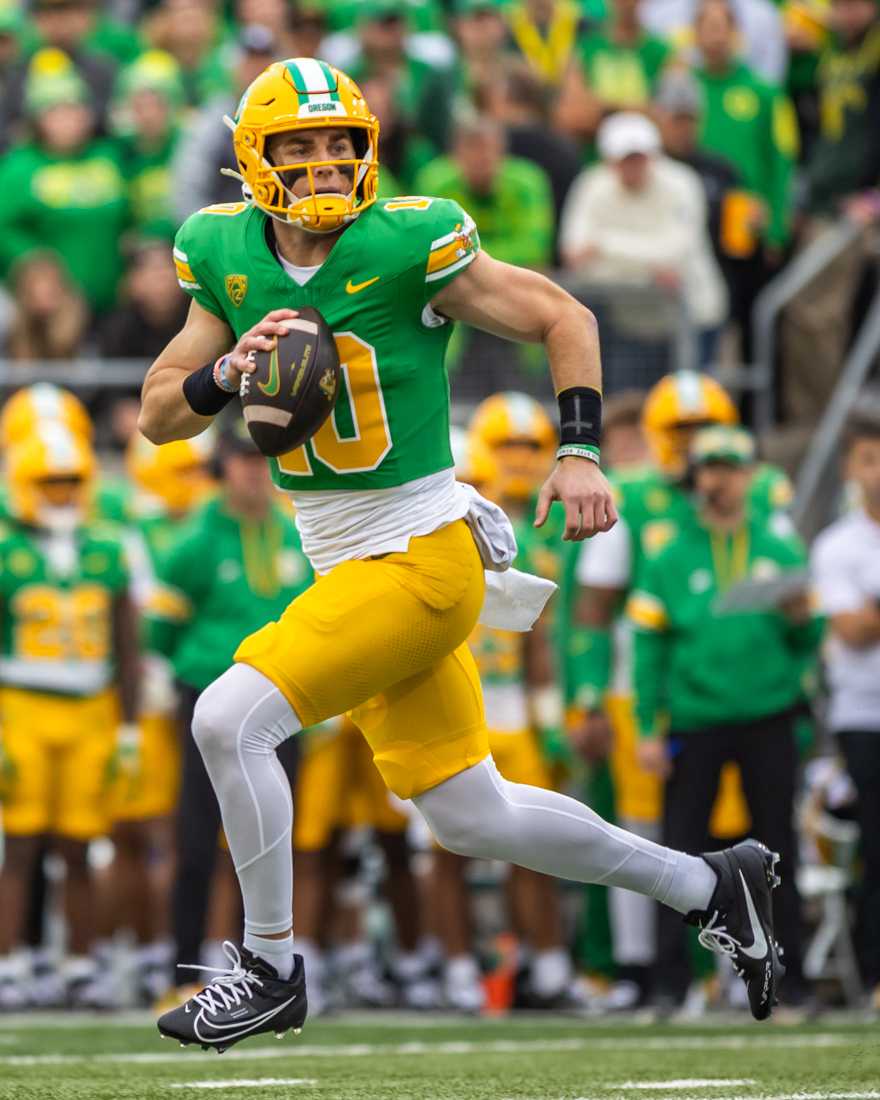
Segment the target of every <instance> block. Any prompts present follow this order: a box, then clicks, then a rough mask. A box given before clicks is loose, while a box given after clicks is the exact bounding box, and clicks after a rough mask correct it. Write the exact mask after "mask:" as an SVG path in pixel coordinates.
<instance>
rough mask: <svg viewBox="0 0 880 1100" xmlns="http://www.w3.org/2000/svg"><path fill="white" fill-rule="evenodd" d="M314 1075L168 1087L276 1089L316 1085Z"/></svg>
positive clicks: (254, 1078) (192, 1082)
mask: <svg viewBox="0 0 880 1100" xmlns="http://www.w3.org/2000/svg"><path fill="white" fill-rule="evenodd" d="M317 1083H318V1082H317V1080H316V1079H315V1078H314V1077H248V1078H241V1079H240V1080H234V1081H233V1080H230V1081H175V1082H173V1083H172V1084H170V1085H169V1086H168V1088H170V1089H277V1088H286V1087H287V1086H288V1085H317Z"/></svg>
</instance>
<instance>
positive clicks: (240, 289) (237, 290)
mask: <svg viewBox="0 0 880 1100" xmlns="http://www.w3.org/2000/svg"><path fill="white" fill-rule="evenodd" d="M247 289H248V277H247V275H227V276H226V293H227V295H228V296H229V301H230V302H232V304H233V305H234V306H235V308H236V309H238V307H239V306H240V305H241V303H242V302H243V301H244V298H245V295H246V294H247Z"/></svg>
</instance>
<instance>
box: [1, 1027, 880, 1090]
mask: <svg viewBox="0 0 880 1100" xmlns="http://www.w3.org/2000/svg"><path fill="white" fill-rule="evenodd" d="M865 1041H866V1039H865V1036H864V1035H837V1034H834V1033H833V1032H817V1033H805V1034H803V1035H740V1036H733V1035H727V1036H723V1035H719V1036H711V1035H706V1036H697V1035H693V1036H685V1035H670V1036H666V1037H660V1036H644V1037H639V1036H634V1037H633V1038H619V1039H611V1038H608V1039H592V1038H583V1039H577V1038H571V1039H532V1040H529V1039H521V1040H517V1039H484V1040H482V1041H480V1040H462V1041H460V1042H442V1043H425V1042H411V1043H344V1044H338V1043H326V1044H320V1043H310V1044H308V1043H298V1042H297V1041H296V1040H288V1042H287V1043H284V1044H278V1043H276V1044H275V1045H273V1046H264V1047H245V1048H244V1049H241V1048H238V1047H236V1049H235V1050H232V1051H229V1052H228V1053H227V1054H224V1055H223V1060H224V1062H229V1061H243V1062H249V1061H262V1060H264V1059H267V1058H271V1059H274V1060H277V1059H279V1058H292V1057H297V1058H370V1057H388V1056H389V1055H399V1056H402V1057H411V1056H414V1055H419V1056H420V1055H423V1054H447V1055H459V1054H484V1055H485V1054H518V1053H521V1052H523V1051H527V1052H529V1053H534V1054H547V1053H549V1054H553V1053H564V1052H568V1051H614V1050H621V1051H626V1050H639V1051H642V1050H663V1051H666V1050H757V1049H764V1050H768V1049H769V1050H800V1049H808V1050H815V1049H817V1048H819V1047H850V1046H859V1045H861V1044H863V1043H864V1042H865ZM216 1057H217V1055H216V1054H215V1053H214V1052H213V1051H208V1052H203V1051H200V1050H187V1051H182V1050H178V1049H176V1048H175V1049H169V1050H167V1051H158V1050H157V1051H149V1052H140V1053H133V1054H95V1055H91V1056H90V1055H86V1054H33V1055H30V1054H17V1055H2V1056H0V1066H67V1065H87V1064H108V1063H110V1064H115V1065H162V1064H168V1063H173V1062H176V1061H179V1060H182V1059H185V1060H186V1061H187V1062H204V1061H211V1060H213V1059H215V1058H216ZM877 1100H880V1093H878V1094H877Z"/></svg>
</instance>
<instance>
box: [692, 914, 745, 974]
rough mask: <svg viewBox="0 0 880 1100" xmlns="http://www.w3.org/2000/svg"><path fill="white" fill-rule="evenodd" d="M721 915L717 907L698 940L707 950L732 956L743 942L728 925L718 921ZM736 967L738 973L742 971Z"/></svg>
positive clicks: (701, 930)
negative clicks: (733, 933)
mask: <svg viewBox="0 0 880 1100" xmlns="http://www.w3.org/2000/svg"><path fill="white" fill-rule="evenodd" d="M720 917H721V914H720V913H719V912H718V910H717V909H716V910H715V912H714V913H713V914H712V917H711V919H710V920H709V921H708V923H707V924H705V925H704V926H703V927H702V928H701V929H700V932H699V935H698V936H697V941H698V942H699V943H700V944H701V945H702V946H703V947H705V948H706V950H707V951H714V953H715V954H716V955H727V956H729V957H732V956H734V955H736V952H737V948H739V947H742V944H741V943H740V942H739V940H738V939H736V937H735V936H732V935H731V934H730V933H729V932H728V931H727V925H725V924H718V923H717V922H718V920H719V919H720ZM734 969H735V970H736V972H737V973H738V974H740V973H741V971H740V969H739V967H736V966H735V967H734Z"/></svg>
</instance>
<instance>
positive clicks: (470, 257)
mask: <svg viewBox="0 0 880 1100" xmlns="http://www.w3.org/2000/svg"><path fill="white" fill-rule="evenodd" d="M476 258H477V253H476V252H468V253H467V255H466V256H462V258H461V259H460V260H458V261H457V263H454V264H449V265H448V266H447V267H444V268H441V269H440V270H439V271H432V272H430V273H429V274H428V275H426V276H425V282H426V283H433V282H434V281H435V280H437V279H443V278H445V276H447V275H452V274H453V272H455V271H460V270H461V269H462V268H463V267H467V265H468V264H470V263H473V262H474V260H475V259H476Z"/></svg>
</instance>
